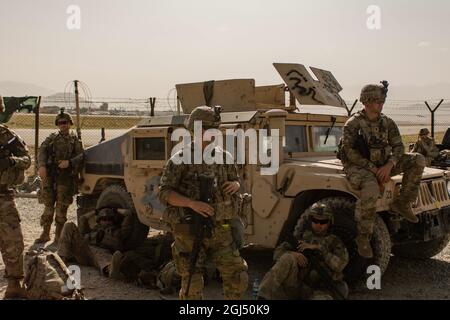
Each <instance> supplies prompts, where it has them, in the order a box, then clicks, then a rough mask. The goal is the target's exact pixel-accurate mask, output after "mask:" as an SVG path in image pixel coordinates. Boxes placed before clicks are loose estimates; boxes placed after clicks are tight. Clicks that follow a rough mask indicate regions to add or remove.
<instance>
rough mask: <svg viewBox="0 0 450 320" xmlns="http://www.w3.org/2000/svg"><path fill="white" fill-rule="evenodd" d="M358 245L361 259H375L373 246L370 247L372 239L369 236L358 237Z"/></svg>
mask: <svg viewBox="0 0 450 320" xmlns="http://www.w3.org/2000/svg"><path fill="white" fill-rule="evenodd" d="M356 244H357V246H358V253H359V255H360V256H361V257H364V258H367V259H369V258H372V257H373V251H372V246H371V245H370V237H369V235H368V234H359V235H358V236H357V237H356Z"/></svg>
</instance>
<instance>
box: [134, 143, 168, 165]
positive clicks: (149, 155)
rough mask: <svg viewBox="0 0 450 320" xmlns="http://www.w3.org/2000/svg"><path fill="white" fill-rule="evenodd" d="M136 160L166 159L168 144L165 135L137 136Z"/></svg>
mask: <svg viewBox="0 0 450 320" xmlns="http://www.w3.org/2000/svg"><path fill="white" fill-rule="evenodd" d="M135 146H136V160H165V159H166V144H165V139H164V138H163V137H157V138H136V139H135Z"/></svg>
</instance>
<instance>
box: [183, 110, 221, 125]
mask: <svg viewBox="0 0 450 320" xmlns="http://www.w3.org/2000/svg"><path fill="white" fill-rule="evenodd" d="M221 110H222V108H221V107H219V106H216V107H213V108H211V107H208V106H201V107H197V108H195V109H194V110H192V112H191V114H190V115H189V118H188V119H187V121H186V128H187V129H188V130H190V131H193V130H194V121H199V120H201V121H202V127H203V129H210V128H218V127H219V125H220V121H221V118H220V111H221Z"/></svg>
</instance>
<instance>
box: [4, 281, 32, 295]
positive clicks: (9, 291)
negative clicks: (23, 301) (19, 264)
mask: <svg viewBox="0 0 450 320" xmlns="http://www.w3.org/2000/svg"><path fill="white" fill-rule="evenodd" d="M26 297H27V292H26V291H25V289H24V288H23V287H22V284H21V283H20V280H18V279H8V286H7V287H6V291H5V296H4V299H14V298H26Z"/></svg>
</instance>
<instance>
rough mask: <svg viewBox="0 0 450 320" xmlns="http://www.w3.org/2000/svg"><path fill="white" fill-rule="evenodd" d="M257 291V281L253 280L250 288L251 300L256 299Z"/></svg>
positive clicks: (256, 279)
mask: <svg viewBox="0 0 450 320" xmlns="http://www.w3.org/2000/svg"><path fill="white" fill-rule="evenodd" d="M258 291H259V279H258V278H255V280H253V286H252V297H253V300H256V298H257V297H258Z"/></svg>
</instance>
